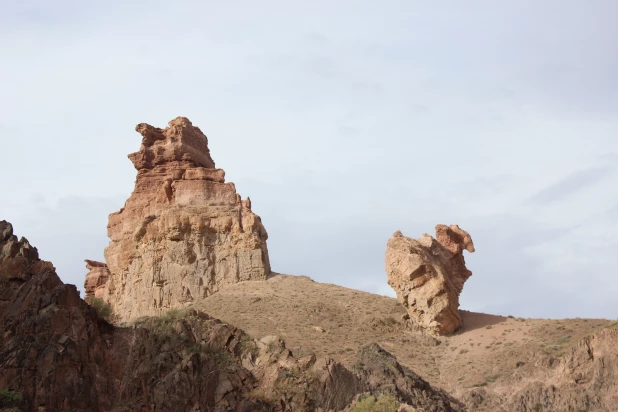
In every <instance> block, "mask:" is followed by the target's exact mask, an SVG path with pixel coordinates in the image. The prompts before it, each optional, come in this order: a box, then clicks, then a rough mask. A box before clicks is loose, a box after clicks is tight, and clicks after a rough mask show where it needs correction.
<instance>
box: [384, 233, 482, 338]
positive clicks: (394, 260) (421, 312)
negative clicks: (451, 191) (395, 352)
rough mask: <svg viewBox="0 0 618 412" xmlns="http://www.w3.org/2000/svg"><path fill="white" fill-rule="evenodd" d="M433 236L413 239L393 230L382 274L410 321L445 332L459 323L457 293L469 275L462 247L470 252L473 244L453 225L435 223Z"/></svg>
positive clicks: (451, 330) (435, 330)
mask: <svg viewBox="0 0 618 412" xmlns="http://www.w3.org/2000/svg"><path fill="white" fill-rule="evenodd" d="M436 238H437V239H434V238H432V237H431V236H429V235H428V234H424V235H423V236H421V238H420V239H418V240H414V239H412V238H409V237H405V236H403V235H402V234H401V232H399V231H397V232H395V234H394V235H393V236H392V237H391V238H390V240H389V241H388V245H387V249H386V273H387V274H388V284H389V285H390V286H391V287H392V288H393V289H394V290H395V292H396V293H397V299H398V300H399V301H400V302H401V303H402V304H403V305H404V306H405V308H406V309H407V311H408V314H409V316H410V317H411V318H412V319H413V321H414V322H415V323H416V324H418V325H419V326H421V327H423V328H425V329H427V330H429V331H431V332H433V333H436V334H438V335H445V334H449V333H452V332H454V331H455V330H457V329H458V328H459V327H460V326H461V317H460V315H459V311H458V308H459V294H460V293H461V291H462V289H463V285H464V282H465V281H466V280H468V278H469V277H470V276H471V275H472V272H470V271H469V270H468V269H467V268H466V264H465V261H464V257H463V250H464V249H466V250H467V251H469V252H474V244H473V243H472V238H471V237H470V235H469V234H468V233H467V232H466V231H464V230H462V229H460V228H459V226H457V225H451V226H446V225H437V226H436Z"/></svg>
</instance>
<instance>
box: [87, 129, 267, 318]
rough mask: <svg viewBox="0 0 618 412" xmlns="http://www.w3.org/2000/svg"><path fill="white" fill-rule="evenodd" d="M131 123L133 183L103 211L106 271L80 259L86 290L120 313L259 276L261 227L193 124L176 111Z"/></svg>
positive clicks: (174, 303)
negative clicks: (156, 122) (166, 117)
mask: <svg viewBox="0 0 618 412" xmlns="http://www.w3.org/2000/svg"><path fill="white" fill-rule="evenodd" d="M136 130H137V131H138V132H139V133H140V134H141V135H142V145H141V147H140V150H139V151H138V152H136V153H133V154H130V155H129V159H130V160H131V161H132V162H133V164H134V166H135V168H136V169H137V171H138V173H137V179H136V181H135V189H134V191H133V193H132V194H131V197H129V199H128V200H127V201H126V203H125V205H124V207H123V208H122V209H121V210H120V211H119V212H116V213H112V214H111V215H110V216H109V224H108V227H107V233H108V236H109V237H110V239H111V241H110V243H109V246H108V247H107V248H106V249H105V261H106V264H107V271H106V270H105V269H103V267H102V266H100V265H98V264H93V263H88V268H89V269H90V272H89V273H88V275H87V276H86V280H85V287H86V292H87V294H89V295H94V296H96V297H100V298H102V299H103V300H105V301H107V302H109V304H111V305H112V307H113V309H114V311H115V312H116V313H117V314H118V315H119V317H120V320H124V321H126V320H131V319H135V318H138V317H140V316H144V315H157V314H161V313H162V312H164V311H166V310H168V309H171V308H176V307H181V306H184V305H186V304H188V303H191V302H193V301H195V300H196V299H200V298H203V297H206V296H208V295H210V294H212V293H215V292H216V291H217V290H218V289H219V288H220V287H221V286H222V285H224V284H228V283H236V282H239V281H246V280H265V279H266V277H267V276H268V274H269V273H270V263H269V258H268V250H267V248H266V239H267V237H268V235H267V233H266V230H265V229H264V226H262V223H261V221H260V218H259V217H258V216H257V215H256V214H254V213H253V212H252V211H251V201H250V199H249V198H247V199H246V200H241V198H240V196H239V195H238V194H237V193H236V188H235V186H234V184H233V183H229V182H228V183H226V182H225V179H224V177H225V173H224V171H223V170H221V169H216V168H215V163H214V161H213V160H212V158H211V157H210V152H209V149H208V140H207V138H206V136H205V135H204V134H203V133H202V132H201V131H200V129H199V128H197V127H195V126H193V125H192V124H191V122H190V121H189V120H188V119H186V118H184V117H178V118H176V119H174V120H172V121H171V122H169V124H168V127H167V128H165V129H159V128H155V127H153V126H150V125H147V124H145V123H141V124H139V125H137V127H136Z"/></svg>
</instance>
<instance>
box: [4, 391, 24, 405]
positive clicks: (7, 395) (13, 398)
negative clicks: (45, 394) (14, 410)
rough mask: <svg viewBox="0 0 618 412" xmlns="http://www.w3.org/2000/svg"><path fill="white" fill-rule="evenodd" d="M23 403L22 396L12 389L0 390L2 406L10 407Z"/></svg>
mask: <svg viewBox="0 0 618 412" xmlns="http://www.w3.org/2000/svg"><path fill="white" fill-rule="evenodd" d="M19 401H21V395H20V394H19V393H17V392H15V391H12V390H10V389H1V390H0V406H10V405H14V404H16V403H17V402H19Z"/></svg>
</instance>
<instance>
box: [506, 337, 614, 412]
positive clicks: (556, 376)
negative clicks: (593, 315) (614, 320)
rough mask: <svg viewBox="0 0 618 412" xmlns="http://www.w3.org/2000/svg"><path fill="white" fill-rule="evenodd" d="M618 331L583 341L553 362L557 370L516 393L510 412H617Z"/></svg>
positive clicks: (541, 373)
mask: <svg viewBox="0 0 618 412" xmlns="http://www.w3.org/2000/svg"><path fill="white" fill-rule="evenodd" d="M616 348H618V328H616V327H611V328H607V329H603V330H601V331H599V332H598V333H595V334H593V335H590V336H587V337H585V338H583V339H581V340H580V341H579V342H578V343H577V344H576V345H575V346H573V347H572V348H571V349H570V351H569V353H567V354H566V355H564V356H562V357H560V358H559V359H554V358H551V361H552V362H551V363H552V364H555V365H556V366H555V367H554V368H553V369H550V370H542V369H541V370H540V371H539V374H538V375H537V376H535V377H534V378H533V379H531V378H528V381H530V383H529V384H527V385H526V386H525V387H524V388H523V389H521V390H519V391H518V392H517V393H515V394H514V395H513V397H512V399H511V400H510V401H509V402H508V404H507V406H506V409H507V410H509V411H516V412H534V411H539V410H541V411H599V412H600V411H603V412H606V411H607V412H609V411H615V410H616V408H617V407H618V351H617V350H616Z"/></svg>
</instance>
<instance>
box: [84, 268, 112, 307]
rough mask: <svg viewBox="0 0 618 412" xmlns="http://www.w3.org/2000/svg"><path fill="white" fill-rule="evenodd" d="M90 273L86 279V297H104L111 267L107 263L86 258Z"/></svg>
mask: <svg viewBox="0 0 618 412" xmlns="http://www.w3.org/2000/svg"><path fill="white" fill-rule="evenodd" d="M85 262H86V269H88V275H87V276H86V280H85V281H84V290H85V292H86V297H94V298H99V299H101V298H103V296H104V295H105V285H106V284H107V281H108V280H109V277H110V273H109V268H108V267H107V265H106V264H105V263H102V262H97V261H96V260H88V259H86V260H85Z"/></svg>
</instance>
